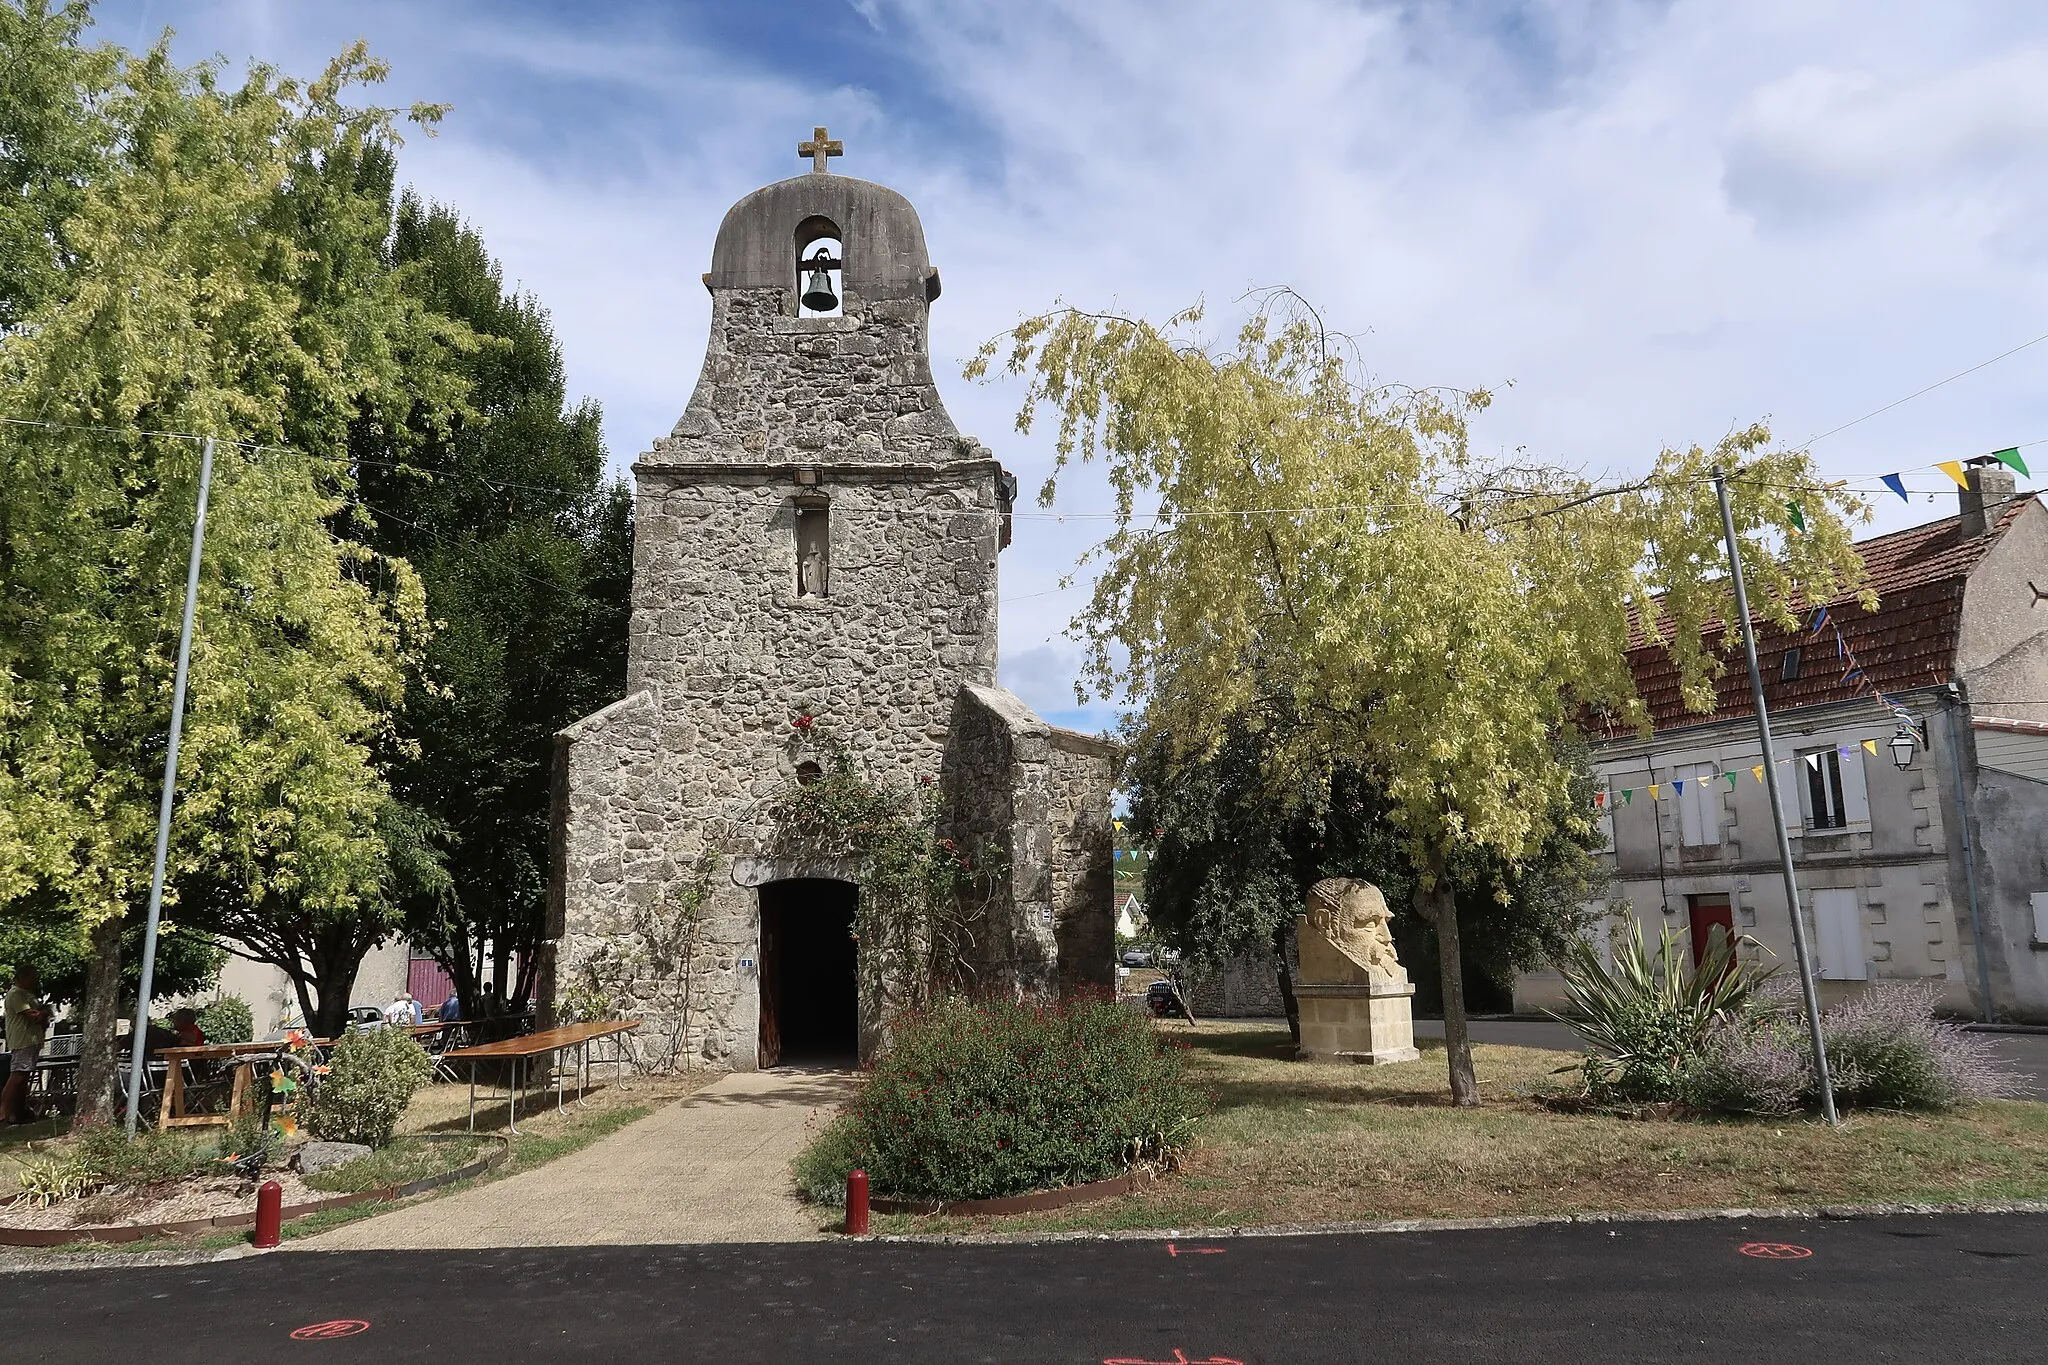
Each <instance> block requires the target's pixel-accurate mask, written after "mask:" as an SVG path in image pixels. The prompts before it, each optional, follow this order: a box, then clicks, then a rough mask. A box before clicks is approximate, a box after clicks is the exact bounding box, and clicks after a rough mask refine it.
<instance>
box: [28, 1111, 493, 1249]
mask: <svg viewBox="0 0 2048 1365" xmlns="http://www.w3.org/2000/svg"><path fill="white" fill-rule="evenodd" d="M422 1136H424V1137H427V1138H428V1139H429V1140H430V1141H431V1140H432V1139H433V1138H434V1137H435V1136H436V1135H434V1134H422ZM463 1136H464V1137H465V1138H466V1137H468V1136H469V1134H467V1133H465V1134H463ZM477 1136H479V1137H487V1138H491V1139H494V1140H495V1141H497V1142H498V1143H499V1144H500V1145H499V1148H498V1150H497V1151H496V1152H492V1153H488V1154H486V1155H484V1156H481V1157H479V1158H477V1159H476V1160H475V1161H472V1162H470V1163H468V1164H467V1165H464V1166H457V1167H456V1168H455V1169H454V1170H452V1171H443V1172H441V1173H440V1174H439V1175H428V1176H422V1177H420V1178H419V1179H418V1180H409V1181H407V1182H406V1183H405V1184H403V1185H381V1186H379V1187H378V1188H376V1189H374V1190H359V1191H357V1192H356V1193H355V1194H338V1195H335V1196H334V1197H333V1198H332V1199H315V1200H313V1201H311V1202H310V1203H305V1204H292V1205H290V1206H288V1207H287V1208H285V1209H284V1210H283V1218H284V1221H285V1222H287V1223H289V1222H290V1221H291V1220H292V1219H294V1218H303V1217H305V1216H306V1215H307V1214H309V1213H320V1212H322V1211H324V1210H327V1209H345V1208H348V1207H350V1206H351V1205H355V1204H368V1203H371V1202H388V1201H391V1200H394V1199H409V1198H411V1197H412V1196H413V1195H416V1194H425V1193H426V1192H427V1191H429V1190H437V1189H439V1188H441V1186H443V1185H452V1184H454V1183H455V1182H456V1181H458V1180H473V1179H475V1178H476V1177H477V1176H480V1175H482V1174H483V1173H484V1172H486V1171H488V1170H491V1169H493V1168H494V1167H497V1166H501V1165H503V1164H504V1163H505V1161H506V1159H507V1158H509V1157H510V1156H511V1155H512V1141H511V1139H510V1138H507V1137H505V1136H504V1135H503V1134H501V1133H480V1134H478V1135H477ZM255 1225H256V1213H255V1211H254V1210H253V1209H252V1210H251V1211H249V1212H248V1213H231V1214H226V1215H224V1216H222V1217H219V1218H189V1219H186V1220H184V1221H182V1222H176V1223H133V1224H119V1225H115V1226H111V1227H95V1228H8V1227H0V1246H9V1247H61V1246H70V1245H72V1244H73V1243H75V1242H101V1243H108V1244H113V1243H120V1242H140V1241H143V1240H145V1239H147V1238H152V1237H184V1236H189V1235H191V1234H193V1233H201V1232H218V1231H220V1230H221V1229H222V1228H248V1227H254V1226H255Z"/></svg>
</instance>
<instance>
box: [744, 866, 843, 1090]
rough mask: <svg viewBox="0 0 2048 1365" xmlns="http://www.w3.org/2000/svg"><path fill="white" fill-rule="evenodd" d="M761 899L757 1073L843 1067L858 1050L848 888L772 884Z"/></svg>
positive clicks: (807, 882) (823, 883) (813, 882)
mask: <svg viewBox="0 0 2048 1365" xmlns="http://www.w3.org/2000/svg"><path fill="white" fill-rule="evenodd" d="M760 895H761V1053H760V1065H762V1066H764V1067H768V1066H781V1065H784V1064H787V1063H791V1062H832V1063H835V1064H845V1063H847V1062H849V1061H851V1060H853V1058H854V1057H855V1055H856V1054H857V1053H858V1052H859V1050H860V986H859V945H858V944H857V943H856V942H855V941H854V937H853V927H854V909H855V907H856V906H857V905H858V904H859V901H860V889H859V888H858V887H856V886H854V885H853V883H851V882H836V881H827V880H823V879H819V878H801V879H797V880H793V881H783V882H769V883H768V884H767V885H765V886H763V887H762V888H761V891H760Z"/></svg>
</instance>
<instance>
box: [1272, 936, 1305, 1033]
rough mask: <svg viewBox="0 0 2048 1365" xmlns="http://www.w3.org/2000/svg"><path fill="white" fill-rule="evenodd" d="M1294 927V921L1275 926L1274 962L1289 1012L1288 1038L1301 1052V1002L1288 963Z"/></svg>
mask: <svg viewBox="0 0 2048 1365" xmlns="http://www.w3.org/2000/svg"><path fill="white" fill-rule="evenodd" d="M1293 927H1294V921H1293V920H1291V919H1289V920H1282V921H1281V922H1280V923H1279V924H1276V925H1274V926H1273V960H1274V962H1275V963H1276V964H1278V968H1277V969H1278V971H1279V973H1280V1005H1281V1008H1282V1009H1284V1010H1286V1011H1287V1036H1288V1037H1289V1038H1290V1039H1292V1040H1293V1043H1294V1047H1295V1050H1296V1051H1297V1052H1298V1051H1300V1050H1301V1002H1300V1001H1298V1000H1296V999H1295V998H1294V968H1293V967H1292V966H1291V965H1290V964H1289V963H1288V961H1287V935H1288V931H1289V930H1291V929H1292V928H1293Z"/></svg>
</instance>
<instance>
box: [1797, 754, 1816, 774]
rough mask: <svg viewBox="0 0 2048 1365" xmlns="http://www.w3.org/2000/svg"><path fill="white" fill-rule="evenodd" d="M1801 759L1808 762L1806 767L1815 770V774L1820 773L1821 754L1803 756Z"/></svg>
mask: <svg viewBox="0 0 2048 1365" xmlns="http://www.w3.org/2000/svg"><path fill="white" fill-rule="evenodd" d="M1800 757H1801V758H1803V759H1805V760H1806V766H1807V767H1809V768H1811V769H1813V770H1814V771H1815V772H1819V771H1820V755H1819V754H1801V755H1800Z"/></svg>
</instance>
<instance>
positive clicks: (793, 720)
mask: <svg viewBox="0 0 2048 1365" xmlns="http://www.w3.org/2000/svg"><path fill="white" fill-rule="evenodd" d="M816 722H817V717H816V716H813V715H811V714H810V713H809V712H804V713H802V714H800V715H795V716H792V717H790V720H789V723H790V724H791V725H792V726H793V727H795V728H796V729H798V730H809V729H810V728H811V726H812V725H814V724H815V723H816Z"/></svg>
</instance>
